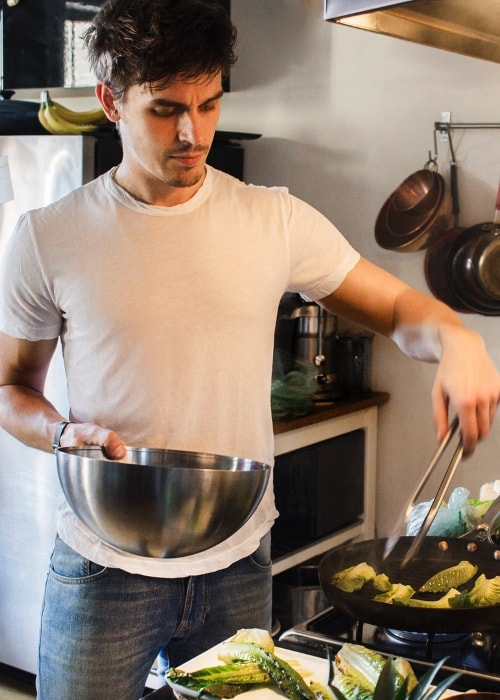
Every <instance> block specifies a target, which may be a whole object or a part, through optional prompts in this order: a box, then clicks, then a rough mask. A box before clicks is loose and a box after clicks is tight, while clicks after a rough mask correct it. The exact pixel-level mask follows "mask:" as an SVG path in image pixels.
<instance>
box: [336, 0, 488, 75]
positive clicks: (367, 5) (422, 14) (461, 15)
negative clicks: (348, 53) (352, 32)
mask: <svg viewBox="0 0 500 700" xmlns="http://www.w3.org/2000/svg"><path fill="white" fill-rule="evenodd" d="M324 8H325V9H324V16H325V19H327V20H328V21H331V22H336V23H338V24H345V25H348V26H351V27H357V28H358V29H365V30H367V31H371V32H376V33H378V34H385V35H387V36H392V37H395V38H398V39H405V40H407V41H412V42H414V43H418V44H423V45H426V46H432V47H434V48H438V49H444V50H445V51H451V52H453V53H459V54H462V55H465V56H472V57H474V58H481V59H484V60H486V61H493V62H495V63H500V0H406V2H403V3H398V4H392V5H389V3H388V2H387V1H386V2H385V3H384V2H380V0H379V1H377V0H325V4H324ZM360 9H361V10H363V11H362V12H361V13H358V12H359V10H360Z"/></svg>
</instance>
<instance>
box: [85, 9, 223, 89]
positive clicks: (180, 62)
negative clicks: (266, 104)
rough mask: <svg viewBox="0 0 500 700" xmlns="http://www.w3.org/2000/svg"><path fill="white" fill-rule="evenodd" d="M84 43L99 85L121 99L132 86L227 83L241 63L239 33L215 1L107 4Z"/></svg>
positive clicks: (88, 30)
mask: <svg viewBox="0 0 500 700" xmlns="http://www.w3.org/2000/svg"><path fill="white" fill-rule="evenodd" d="M84 40H85V44H86V46H87V50H88V53H89V60H90V65H91V68H92V70H93V71H94V73H95V75H96V77H97V79H98V80H100V81H102V82H103V83H105V84H106V85H108V86H109V87H110V88H111V89H112V90H113V92H114V93H115V95H116V97H118V98H121V97H123V95H124V94H125V92H126V91H127V88H128V87H130V86H131V85H141V84H149V85H151V84H152V83H154V84H157V85H158V86H159V87H164V86H166V85H168V83H169V82H170V81H171V80H173V79H174V78H176V77H182V78H186V79H188V80H192V79H196V78H199V77H200V76H202V75H215V74H216V73H218V72H219V71H221V73H222V77H223V78H224V77H227V75H228V73H229V70H230V68H231V66H232V65H233V64H234V63H235V61H236V55H235V45H236V29H235V27H234V25H233V24H232V22H231V19H230V17H229V15H228V13H227V12H226V10H225V9H224V8H223V7H222V6H221V5H220V4H218V3H217V2H214V1H213V0H212V1H210V0H107V2H106V3H105V4H104V5H103V6H102V8H101V9H100V11H99V12H98V13H97V15H96V16H95V18H94V20H93V22H92V24H91V25H90V26H89V28H88V29H87V31H86V32H85V34H84Z"/></svg>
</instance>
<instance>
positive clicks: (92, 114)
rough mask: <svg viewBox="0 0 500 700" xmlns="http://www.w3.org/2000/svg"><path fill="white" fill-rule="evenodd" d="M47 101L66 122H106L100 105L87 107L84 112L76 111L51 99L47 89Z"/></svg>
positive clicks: (106, 119)
mask: <svg viewBox="0 0 500 700" xmlns="http://www.w3.org/2000/svg"><path fill="white" fill-rule="evenodd" d="M47 102H48V104H49V106H52V107H53V108H55V109H56V110H57V112H58V113H59V115H60V116H61V117H62V118H63V119H65V120H66V121H68V122H72V123H74V124H98V125H100V124H107V123H108V118H107V116H106V115H105V114H104V110H103V109H102V108H101V107H95V108H94V109H89V110H87V111H86V112H76V111H75V110H73V109H69V108H68V107H65V106H64V105H62V104H61V103H60V102H55V101H54V100H52V99H51V97H50V95H49V94H48V91H47Z"/></svg>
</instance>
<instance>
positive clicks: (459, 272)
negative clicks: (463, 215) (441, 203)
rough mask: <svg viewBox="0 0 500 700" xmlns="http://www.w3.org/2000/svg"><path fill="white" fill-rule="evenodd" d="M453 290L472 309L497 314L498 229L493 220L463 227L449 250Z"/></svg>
mask: <svg viewBox="0 0 500 700" xmlns="http://www.w3.org/2000/svg"><path fill="white" fill-rule="evenodd" d="M449 265H450V266H449V272H450V279H451V283H452V286H453V289H454V292H455V294H456V295H457V296H458V297H459V298H460V299H461V301H462V302H463V303H464V304H466V306H468V307H469V309H471V310H472V311H475V312H476V313H480V314H483V315H486V316H497V315H500V229H499V228H498V227H497V226H496V225H495V224H494V223H493V222H486V223H483V224H477V225H476V226H472V227H471V228H468V229H466V230H465V231H464V232H463V233H462V234H461V235H460V236H459V237H458V238H457V239H456V241H455V243H454V244H453V246H452V248H451V251H450V263H449Z"/></svg>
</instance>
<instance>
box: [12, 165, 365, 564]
mask: <svg viewBox="0 0 500 700" xmlns="http://www.w3.org/2000/svg"><path fill="white" fill-rule="evenodd" d="M112 173H113V171H109V172H108V173H106V174H104V175H102V176H101V177H99V178H97V179H96V180H94V181H92V182H90V183H89V184H87V185H85V186H83V187H81V188H79V189H77V190H76V191H74V192H72V193H71V194H69V195H68V196H66V197H64V198H63V199H61V200H60V201H58V202H56V203H54V204H52V205H50V206H48V207H45V208H42V209H38V210H35V211H31V212H28V213H26V214H24V215H23V216H22V217H21V219H20V221H19V223H18V225H17V227H16V230H15V232H14V233H13V235H12V236H11V238H10V239H9V241H8V244H7V246H6V249H5V253H4V255H3V258H2V267H1V275H0V330H1V331H3V332H4V333H7V334H9V335H11V336H15V337H18V338H25V339H28V340H33V341H36V340H41V339H49V338H56V337H58V336H60V338H61V342H62V347H63V353H64V363H65V370H66V375H67V383H68V395H69V402H70V406H71V418H72V419H73V420H75V421H77V422H82V421H83V422H86V421H91V422H95V423H97V424H99V425H102V426H105V427H108V428H110V429H113V430H115V431H117V432H118V434H119V435H120V436H121V437H122V438H123V439H124V441H125V443H126V444H128V445H131V446H144V447H159V448H170V449H180V450H193V451H199V452H210V453H215V454H224V455H231V456H238V457H245V458H250V459H254V460H257V461H260V462H266V463H268V464H272V462H273V431H272V419H271V408H270V385H271V372H272V356H273V340H274V326H275V320H276V313H277V308H278V304H279V301H280V299H281V297H282V295H283V294H284V292H286V291H292V292H300V293H302V294H303V295H305V296H306V297H307V298H309V299H311V300H318V299H321V298H322V297H325V296H326V295H328V294H329V293H331V292H332V291H333V290H335V289H336V287H337V286H338V285H339V284H340V283H341V282H342V280H343V279H344V277H345V275H346V274H347V273H348V272H349V270H351V269H352V267H353V266H354V265H355V264H356V262H357V261H358V260H359V255H358V253H356V252H355V251H354V250H353V248H352V247H351V246H350V245H349V244H348V243H347V241H346V240H345V239H344V238H343V237H342V236H341V234H340V233H339V232H338V230H337V229H336V228H335V227H334V226H333V225H332V224H331V223H330V222H329V221H328V220H327V219H326V218H325V217H324V216H323V215H321V214H320V213H318V212H317V211H315V210H314V209H313V208H312V207H310V206H309V205H307V204H305V203H304V202H302V201H300V200H298V199H297V198H295V197H293V196H291V195H290V194H289V193H288V192H287V191H286V190H285V189H283V188H266V187H260V186H253V185H246V184H244V183H242V182H240V181H239V180H236V179H235V178H233V177H231V176H229V175H226V174H224V173H221V172H219V171H217V170H214V169H213V168H210V167H208V168H207V176H206V179H205V181H204V183H203V186H202V187H201V188H200V189H199V190H198V192H197V193H196V194H195V195H194V197H192V198H191V199H190V200H189V201H187V202H185V203H183V204H179V205H177V206H173V207H158V206H151V205H147V204H143V203H140V202H138V201H136V200H135V199H133V198H132V197H131V196H130V195H129V194H128V193H127V192H125V191H124V190H123V189H122V188H120V187H119V186H118V185H117V184H116V183H115V182H114V180H113V177H112ZM276 515H277V513H276V510H275V507H274V498H273V492H272V485H271V483H270V485H269V488H268V489H267V492H266V494H265V496H264V498H263V500H262V502H261V504H260V505H259V507H258V508H257V510H256V512H255V514H254V515H253V516H252V517H251V519H250V520H249V521H248V522H247V523H246V524H245V525H244V526H243V527H242V528H241V529H240V530H239V531H238V532H237V533H236V534H234V535H233V536H232V537H231V538H229V539H228V540H226V541H225V542H223V543H222V544H220V545H217V546H215V547H212V548H211V549H209V550H207V551H205V552H202V553H200V554H196V555H191V556H187V557H179V558H171V559H162V558H152V557H140V556H136V555H132V554H127V553H124V552H121V551H118V550H116V549H114V548H112V547H110V546H108V545H107V544H105V543H104V542H102V541H100V540H99V539H98V538H97V537H96V536H94V535H93V534H92V533H91V532H90V531H89V530H88V529H87V528H86V527H85V526H84V525H83V523H81V522H80V521H79V520H78V519H77V518H76V516H75V515H74V514H73V512H72V511H71V509H70V507H69V506H68V505H67V504H66V503H63V504H62V505H61V508H60V512H59V517H58V531H59V534H60V536H61V537H62V539H63V540H65V541H66V542H67V543H68V544H69V545H70V546H71V547H73V548H74V549H76V550H77V551H79V552H80V553H81V554H83V555H84V556H86V557H88V558H89V559H92V560H93V561H95V562H97V563H99V564H102V565H107V566H111V567H118V568H121V569H124V570H126V571H129V572H132V573H140V574H144V575H148V576H158V577H166V578H170V577H178V576H188V575H196V574H201V573H206V572H211V571H215V570H219V569H221V568H225V567H226V566H228V565H229V564H231V563H233V562H234V561H237V560H238V559H240V558H242V557H244V556H247V555H248V554H251V553H252V552H253V551H254V550H255V549H256V548H257V546H258V543H259V540H260V538H261V537H262V536H263V535H264V534H265V533H266V532H268V531H269V529H270V527H271V526H272V523H273V521H274V519H275V517H276Z"/></svg>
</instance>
